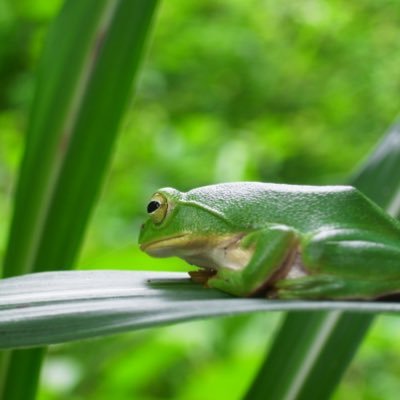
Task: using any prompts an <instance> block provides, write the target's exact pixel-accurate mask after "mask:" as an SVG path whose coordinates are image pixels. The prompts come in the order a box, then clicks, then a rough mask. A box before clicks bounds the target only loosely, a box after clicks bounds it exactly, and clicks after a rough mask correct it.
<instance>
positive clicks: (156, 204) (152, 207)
mask: <svg viewBox="0 0 400 400" xmlns="http://www.w3.org/2000/svg"><path fill="white" fill-rule="evenodd" d="M160 206H161V204H160V203H159V202H158V201H154V200H153V201H151V202H150V203H149V204H148V205H147V212H148V213H149V214H151V213H152V212H154V211H156V210H157V208H159V207H160Z"/></svg>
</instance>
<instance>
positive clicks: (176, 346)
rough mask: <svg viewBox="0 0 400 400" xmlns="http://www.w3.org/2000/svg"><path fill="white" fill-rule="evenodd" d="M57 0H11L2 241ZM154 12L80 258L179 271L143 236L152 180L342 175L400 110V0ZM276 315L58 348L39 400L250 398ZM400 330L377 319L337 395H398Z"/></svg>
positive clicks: (2, 15)
mask: <svg viewBox="0 0 400 400" xmlns="http://www.w3.org/2000/svg"><path fill="white" fill-rule="evenodd" d="M59 3H60V2H57V1H46V0H39V1H35V2H31V1H28V0H14V1H12V2H11V1H10V2H6V0H0V190H1V193H0V238H1V245H2V248H3V247H4V244H5V241H6V235H7V224H8V222H9V220H10V212H11V210H10V204H11V195H12V192H13V187H14V186H15V179H16V169H17V166H18V162H19V159H20V155H21V150H22V146H23V143H24V132H25V126H26V121H27V115H28V112H29V111H28V110H29V104H30V99H31V94H32V91H33V85H34V76H35V75H34V74H35V68H36V66H37V61H38V58H39V57H40V52H41V48H42V44H43V38H44V36H45V34H46V30H47V28H48V24H49V22H51V20H52V18H53V17H54V15H55V14H56V13H57V11H58V9H59V6H60V4H59ZM154 26H155V29H154V32H153V34H152V39H151V42H150V46H149V51H148V54H147V57H146V60H145V62H144V63H143V68H142V71H141V73H140V75H139V81H138V90H137V95H136V96H135V98H134V99H133V100H132V103H131V106H130V107H129V110H128V113H127V114H126V116H125V121H124V123H123V128H122V132H121V135H120V140H119V142H118V144H117V147H116V149H115V153H114V159H113V164H112V168H111V172H110V173H109V175H108V178H107V181H106V185H105V186H104V189H103V192H102V196H101V198H100V201H99V204H98V206H97V208H96V210H95V213H94V216H93V218H92V221H91V224H90V228H89V231H88V232H87V235H86V241H85V245H84V248H83V250H82V252H81V257H80V260H79V266H80V268H84V269H89V268H93V269H95V268H96V269H98V268H119V269H121V268H134V269H160V270H161V269H164V270H180V271H184V270H186V266H185V264H184V263H183V262H181V261H179V260H177V259H168V260H155V259H150V258H148V257H146V256H145V255H143V254H141V253H139V251H138V249H137V246H136V239H137V231H138V226H139V225H140V223H141V221H142V220H143V218H144V216H145V205H146V203H147V201H148V199H149V197H150V196H151V194H152V192H153V191H154V190H156V189H157V188H158V187H161V186H175V187H177V188H179V189H181V190H187V189H190V188H192V187H196V186H199V185H203V184H209V183H213V182H222V181H232V180H261V181H272V182H287V183H308V184H326V183H342V182H343V181H345V180H346V179H347V177H348V175H349V173H350V172H351V171H352V170H354V168H355V167H356V165H357V164H358V163H360V161H361V160H362V159H363V158H364V157H365V156H366V155H367V154H368V152H369V150H370V149H371V148H372V146H373V145H374V144H375V142H376V141H377V140H378V138H379V137H380V136H381V135H382V133H383V132H384V131H385V130H386V129H387V127H388V126H389V125H390V124H391V123H392V121H393V120H394V119H395V118H396V116H397V113H398V110H399V109H400V104H399V97H398V92H399V89H400V74H399V65H400V41H399V40H398V38H399V33H400V28H399V26H400V5H399V4H398V3H397V2H395V1H388V0H387V1H385V0H381V1H379V2H377V1H375V0H369V1H368V0H359V1H355V2H346V1H338V0H337V1H322V0H318V1H311V0H308V1H306V0H300V1H296V2H295V1H286V2H277V1H273V0H268V1H267V0H265V1H261V0H257V1H256V0H224V1H209V0H201V1H200V0H197V1H195V0H192V1H187V0H186V1H184V0H173V1H169V2H164V3H161V7H160V9H159V11H158V16H157V18H156V23H155V25H154ZM73 28H74V27H70V29H71V30H72V29H73ZM65 34H66V35H68V32H67V31H66V32H65ZM278 320H279V315H278V314H274V315H262V314H258V315H251V316H242V317H234V318H224V319H220V320H213V321H201V322H195V323H186V324H181V325H176V326H171V327H167V328H161V329H153V330H147V331H142V332H138V333H135V334H129V335H120V336H116V337H112V338H108V339H101V340H97V341H87V342H82V343H77V344H71V345H63V346H53V347H52V348H51V349H50V352H49V356H48V358H47V361H46V364H45V367H44V370H43V373H42V386H41V392H40V395H39V399H41V400H44V399H46V400H47V399H73V400H74V399H96V400H97V399H109V398H114V399H128V398H140V399H144V400H146V399H189V400H191V399H193V400H195V399H199V400H200V399H205V398H207V399H219V398H221V397H224V398H230V399H240V397H241V395H242V394H243V393H244V392H245V390H246V388H247V386H248V385H249V383H250V382H251V380H252V378H253V376H254V374H255V373H256V371H257V368H258V366H259V363H260V362H261V361H262V358H263V356H264V353H265V349H266V348H267V346H268V345H269V343H270V341H271V339H272V335H273V333H274V331H275V329H276V327H277V323H278ZM399 328H400V323H399V322H398V320H397V318H396V317H379V318H378V319H377V321H376V323H375V325H374V327H373V329H372V330H371V331H370V332H369V334H368V338H367V340H366V341H365V342H364V344H363V345H362V347H361V350H360V351H359V353H358V355H357V357H356V359H355V361H354V362H353V363H352V365H351V367H350V369H349V371H348V373H347V374H346V376H345V379H344V381H343V382H342V384H341V385H340V387H339V389H338V391H337V393H336V395H335V399H348V398H354V399H356V398H363V399H391V398H396V396H397V394H398V390H399V388H400V384H399V383H398V378H397V377H398V374H399V372H400V371H399V370H400V361H399V357H398V354H399V350H400V348H396V347H399V346H400V345H398V344H397V340H396V338H397V336H398V331H399Z"/></svg>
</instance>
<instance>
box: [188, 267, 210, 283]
mask: <svg viewBox="0 0 400 400" xmlns="http://www.w3.org/2000/svg"><path fill="white" fill-rule="evenodd" d="M216 273H217V271H216V270H215V269H199V270H197V271H189V275H190V279H191V280H192V281H193V282H196V283H200V284H202V285H207V282H208V280H209V279H210V278H212V277H213V276H214V275H215V274H216Z"/></svg>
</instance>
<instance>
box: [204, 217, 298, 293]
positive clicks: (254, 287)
mask: <svg viewBox="0 0 400 400" xmlns="http://www.w3.org/2000/svg"><path fill="white" fill-rule="evenodd" d="M240 246H241V247H242V248H253V254H252V256H251V259H250V261H249V262H248V264H247V265H246V266H244V268H242V269H239V270H232V269H228V268H223V267H222V268H219V269H218V272H217V274H216V275H215V276H213V277H212V278H211V279H209V280H208V282H207V284H208V286H210V287H214V288H216V289H220V290H222V291H225V292H228V293H231V294H234V295H237V296H249V295H252V294H255V293H257V292H258V291H259V290H260V289H262V288H263V287H264V286H265V285H267V284H269V283H271V282H272V281H274V280H276V279H278V278H279V273H280V270H281V269H282V268H284V266H285V264H286V263H288V264H289V259H290V258H291V256H292V255H293V254H294V253H295V250H296V249H297V246H298V237H297V233H296V232H295V231H294V230H292V229H291V228H289V227H286V226H281V225H279V226H273V227H269V228H265V229H260V230H258V231H256V232H252V233H250V234H248V235H246V236H244V237H243V238H242V240H241V242H240Z"/></svg>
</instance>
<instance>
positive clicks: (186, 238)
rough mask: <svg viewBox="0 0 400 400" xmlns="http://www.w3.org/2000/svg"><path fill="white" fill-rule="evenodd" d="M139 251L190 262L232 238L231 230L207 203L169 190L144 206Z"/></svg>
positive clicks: (162, 191) (156, 194) (156, 195)
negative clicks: (145, 218) (144, 216)
mask: <svg viewBox="0 0 400 400" xmlns="http://www.w3.org/2000/svg"><path fill="white" fill-rule="evenodd" d="M147 214H148V219H147V221H146V222H145V223H144V224H143V225H142V227H141V231H140V236H139V244H140V248H141V249H142V250H143V251H145V252H146V253H148V254H149V255H151V256H153V257H168V256H178V257H182V258H184V259H186V260H188V261H189V262H194V263H196V264H199V263H200V264H201V263H202V262H198V261H196V257H197V256H198V255H199V254H203V253H204V252H205V250H206V249H209V248H214V247H215V246H216V244H217V242H218V243H221V240H223V238H226V237H228V236H229V237H232V226H231V224H230V223H229V221H228V219H227V218H226V217H225V215H224V213H223V212H222V211H221V210H218V209H217V208H215V207H213V205H212V204H210V202H209V201H207V199H202V198H201V196H200V197H196V198H193V197H192V196H190V195H188V194H187V193H183V192H180V191H178V190H176V189H172V188H164V189H160V190H158V191H157V192H156V193H155V194H154V195H153V196H152V197H151V199H150V201H149V203H148V204H147Z"/></svg>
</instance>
